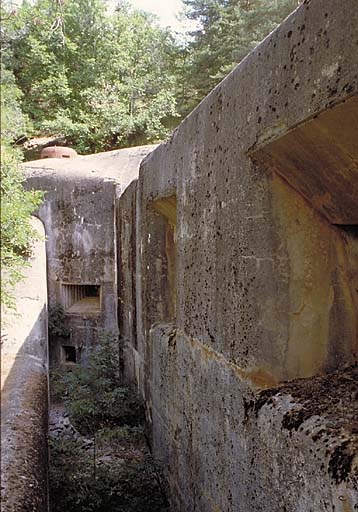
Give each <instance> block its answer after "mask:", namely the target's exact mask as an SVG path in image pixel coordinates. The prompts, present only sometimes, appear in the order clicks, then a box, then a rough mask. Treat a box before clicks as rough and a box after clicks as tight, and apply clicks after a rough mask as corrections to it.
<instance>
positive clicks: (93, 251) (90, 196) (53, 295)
mask: <svg viewBox="0 0 358 512" xmlns="http://www.w3.org/2000/svg"><path fill="white" fill-rule="evenodd" d="M153 147H155V146H143V147H139V148H129V149H124V150H117V151H111V152H107V153H99V154H96V155H89V156H84V157H83V156H79V157H77V158H76V159H73V160H64V159H57V158H55V159H51V160H38V161H34V162H27V163H26V164H24V167H25V171H26V176H27V187H30V188H35V189H39V190H44V191H45V192H46V195H45V201H44V203H43V205H42V206H41V207H40V210H39V216H40V218H41V219H42V221H43V223H44V225H45V228H46V235H47V257H48V286H49V306H50V308H53V307H54V306H56V305H57V304H62V303H63V290H62V286H63V284H70V285H97V286H98V285H99V286H100V287H101V291H100V310H99V311H98V308H96V311H94V312H93V313H91V312H89V311H88V308H87V309H86V310H85V309H83V311H82V312H81V311H79V308H77V311H75V309H76V308H71V311H67V312H66V328H67V329H69V330H70V332H71V334H70V336H69V337H66V338H64V337H51V340H50V342H51V350H50V355H51V364H57V363H58V362H59V361H60V360H61V346H74V347H75V348H76V354H77V359H78V360H79V361H81V362H82V363H86V358H87V353H88V348H89V347H91V346H93V344H94V343H95V340H96V338H97V333H98V331H111V332H113V333H116V332H118V320H117V269H116V236H117V235H116V228H115V201H116V198H117V197H119V196H120V195H121V193H122V191H123V190H124V189H125V188H126V187H127V186H128V184H129V183H130V182H131V181H132V180H133V179H135V178H136V177H137V175H138V170H139V164H140V162H141V160H142V159H143V157H144V156H145V155H147V154H148V153H149V152H150V151H152V150H153Z"/></svg>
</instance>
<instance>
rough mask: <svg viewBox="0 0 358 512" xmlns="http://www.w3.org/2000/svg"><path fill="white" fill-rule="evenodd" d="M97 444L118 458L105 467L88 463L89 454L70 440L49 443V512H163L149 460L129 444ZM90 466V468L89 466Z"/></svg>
mask: <svg viewBox="0 0 358 512" xmlns="http://www.w3.org/2000/svg"><path fill="white" fill-rule="evenodd" d="M98 442H99V443H102V445H103V446H105V447H107V453H108V449H109V447H110V448H111V450H112V453H113V451H114V453H115V452H116V450H117V453H118V454H120V455H121V456H115V455H114V454H113V455H112V456H111V457H110V460H109V461H107V463H106V464H101V461H100V460H97V461H95V462H94V461H93V455H92V453H91V451H86V450H83V449H81V443H79V442H78V441H74V440H50V475H49V476H50V503H51V510H52V512H63V511H64V510H65V511H66V512H107V511H109V510H110V511H112V512H147V511H149V510H150V511H151V512H165V511H167V510H168V509H167V506H166V499H165V497H164V496H163V493H162V491H161V489H160V486H159V485H158V474H159V473H158V468H157V466H156V465H155V464H154V462H153V460H152V458H151V457H150V455H149V454H148V453H146V452H144V453H140V452H139V450H138V445H137V441H136V440H135V439H132V440H131V442H130V443H128V444H127V446H126V448H124V447H123V445H121V440H113V439H112V440H111V445H110V446H109V445H108V442H106V440H104V439H103V438H102V436H101V434H99V435H98ZM107 459H108V456H107ZM94 464H95V465H94Z"/></svg>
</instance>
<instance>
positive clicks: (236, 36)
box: [184, 0, 300, 109]
mask: <svg viewBox="0 0 358 512" xmlns="http://www.w3.org/2000/svg"><path fill="white" fill-rule="evenodd" d="M299 3H300V0H250V1H248V0H205V1H204V0H184V4H186V7H187V17H188V18H189V19H192V20H195V21H196V22H197V23H198V30H197V31H196V32H194V33H193V34H192V35H193V39H192V41H191V43H190V44H189V47H188V52H189V55H188V61H189V64H188V66H187V69H186V73H187V74H188V75H189V76H190V78H191V80H192V88H193V91H192V95H191V98H190V99H191V101H190V100H189V102H188V105H186V107H187V108H189V109H191V108H193V106H195V104H196V103H197V102H198V101H200V100H201V99H202V98H203V97H204V96H205V95H206V94H207V93H208V92H209V91H210V90H211V89H212V88H213V87H214V86H215V85H216V84H217V83H218V82H219V81H220V80H222V78H224V77H225V76H226V75H227V73H229V72H230V71H231V70H232V68H233V67H234V66H235V65H236V64H237V63H238V62H240V61H241V60H242V59H243V58H244V57H245V56H246V55H247V54H248V53H249V52H250V50H252V49H253V48H254V47H255V46H257V45H258V44H259V43H260V41H262V39H264V37H265V36H266V35H268V34H269V33H270V32H271V31H272V30H273V29H274V28H276V26H277V25H278V24H279V23H280V22H281V21H282V20H283V19H284V18H285V17H286V16H288V14H290V12H292V11H293V10H294V9H295V8H296V7H297V5H298V4H299Z"/></svg>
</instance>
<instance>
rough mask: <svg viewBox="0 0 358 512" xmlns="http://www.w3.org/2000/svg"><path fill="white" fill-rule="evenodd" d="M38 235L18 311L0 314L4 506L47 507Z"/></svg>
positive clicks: (10, 510)
mask: <svg viewBox="0 0 358 512" xmlns="http://www.w3.org/2000/svg"><path fill="white" fill-rule="evenodd" d="M33 225H34V227H35V228H36V230H37V231H38V232H39V236H40V237H41V239H40V240H39V241H38V242H36V243H35V245H34V248H33V253H32V256H31V259H30V266H29V267H28V268H25V269H24V272H23V273H24V280H23V281H21V282H20V283H19V284H18V285H17V287H16V290H15V297H16V308H17V309H16V311H12V312H11V311H6V312H5V313H4V314H3V317H2V324H3V325H2V354H1V378H2V394H1V485H2V492H1V496H2V504H1V510H3V511H4V512H15V511H19V512H20V511H21V512H25V511H26V512H27V511H29V512H30V511H35V510H36V511H38V512H42V511H45V510H47V507H48V496H47V492H48V490H47V411H48V353H47V345H48V340H47V286H46V254H45V239H44V229H43V226H42V223H41V222H40V221H39V220H38V219H34V220H33Z"/></svg>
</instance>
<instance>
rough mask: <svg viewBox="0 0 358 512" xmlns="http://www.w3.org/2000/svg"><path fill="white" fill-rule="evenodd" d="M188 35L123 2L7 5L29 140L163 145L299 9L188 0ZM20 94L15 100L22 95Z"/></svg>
mask: <svg viewBox="0 0 358 512" xmlns="http://www.w3.org/2000/svg"><path fill="white" fill-rule="evenodd" d="M183 3H184V6H185V10H184V12H185V14H184V17H186V18H187V19H190V20H194V21H195V22H196V27H197V29H196V30H195V31H194V32H191V33H189V34H175V33H173V32H172V31H170V30H169V29H164V28H162V27H161V26H160V25H159V23H158V20H157V19H156V18H155V16H154V15H152V14H149V13H146V12H143V11H139V10H136V9H134V8H132V7H131V5H130V3H129V2H126V1H120V2H118V4H117V7H116V9H115V10H114V12H113V10H112V11H110V10H109V9H108V5H107V2H106V1H105V0H35V1H31V2H30V1H26V0H24V1H23V2H22V4H21V6H20V7H17V8H13V7H11V2H6V1H5V2H3V11H4V13H5V17H6V23H5V24H4V27H3V29H2V34H1V40H2V41H1V43H2V44H1V46H2V55H3V64H4V66H5V67H6V69H7V70H9V72H11V73H13V75H14V79H15V82H14V84H15V85H16V87H17V88H18V90H19V91H20V92H21V98H20V101H19V103H20V105H21V109H22V112H23V114H24V115H25V116H27V119H28V121H29V122H28V124H27V130H24V133H23V136H25V137H31V136H40V135H51V136H54V137H55V136H63V137H65V138H66V139H67V140H68V141H69V142H70V144H72V145H73V146H74V147H75V149H77V150H78V151H79V152H81V153H91V152H97V151H105V150H109V149H115V148H119V147H125V146H130V145H138V144H142V143H148V142H155V141H158V140H162V139H163V138H165V137H166V135H167V134H168V132H169V131H170V130H171V129H172V128H173V127H175V126H176V125H177V124H178V123H179V121H180V120H181V119H182V118H183V117H184V116H185V115H186V114H188V113H189V112H190V110H192V109H193V107H195V105H196V104H197V103H198V102H199V101H201V99H203V97H204V96H205V95H206V94H207V93H208V92H209V91H210V89H212V88H213V87H214V86H215V85H216V84H217V83H218V82H219V81H220V80H221V79H222V78H223V77H224V76H225V75H226V74H227V73H228V72H229V71H230V70H231V69H232V68H233V67H234V65H235V64H237V63H238V62H239V61H240V60H241V59H242V58H243V57H244V56H245V55H246V54H247V53H248V52H249V51H250V50H251V49H252V48H253V47H254V46H256V45H257V44H258V43H259V42H260V41H261V40H262V39H263V38H264V37H265V36H266V35H267V34H268V33H269V32H270V31H271V30H273V29H274V28H275V26H276V25H277V24H278V23H279V22H280V21H281V20H282V19H283V18H284V17H285V16H287V15H288V14H289V13H290V12H291V11H292V10H293V9H294V8H295V7H296V6H297V0H250V1H249V0H205V1H204V0H184V2H183ZM14 94H15V93H14Z"/></svg>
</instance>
